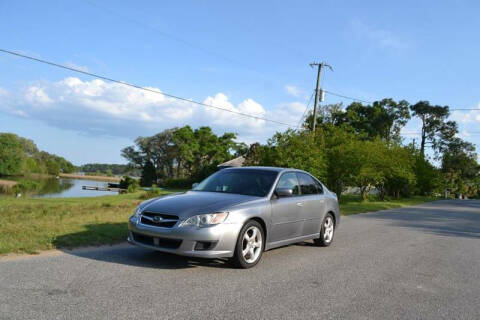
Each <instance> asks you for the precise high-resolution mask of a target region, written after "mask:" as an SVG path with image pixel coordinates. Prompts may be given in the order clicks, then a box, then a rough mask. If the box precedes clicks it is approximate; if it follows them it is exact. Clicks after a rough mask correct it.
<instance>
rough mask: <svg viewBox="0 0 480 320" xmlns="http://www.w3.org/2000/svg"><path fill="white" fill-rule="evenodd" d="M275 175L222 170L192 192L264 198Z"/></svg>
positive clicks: (265, 172)
mask: <svg viewBox="0 0 480 320" xmlns="http://www.w3.org/2000/svg"><path fill="white" fill-rule="evenodd" d="M277 174H278V173H277V172H275V171H272V170H260V169H224V170H221V171H219V172H217V173H215V174H213V175H211V176H210V177H208V178H207V179H205V180H203V181H202V182H201V183H200V184H199V185H198V186H197V187H196V188H194V189H193V190H194V191H207V192H223V193H235V194H243V195H248V196H256V197H265V196H266V195H267V194H268V192H269V191H270V189H271V188H272V185H273V182H274V181H275V178H276V177H277Z"/></svg>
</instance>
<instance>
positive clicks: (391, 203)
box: [340, 195, 438, 216]
mask: <svg viewBox="0 0 480 320" xmlns="http://www.w3.org/2000/svg"><path fill="white" fill-rule="evenodd" d="M437 199H438V198H432V197H420V196H415V197H411V198H405V199H398V200H388V201H379V200H370V201H361V199H360V197H358V196H351V195H348V196H342V198H341V203H340V211H341V212H342V215H345V216H348V215H352V214H357V213H362V212H370V211H378V210H386V209H393V208H401V207H408V206H414V205H417V204H420V203H423V202H429V201H434V200H437Z"/></svg>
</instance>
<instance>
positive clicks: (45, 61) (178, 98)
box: [0, 49, 295, 127]
mask: <svg viewBox="0 0 480 320" xmlns="http://www.w3.org/2000/svg"><path fill="white" fill-rule="evenodd" d="M0 51H1V52H4V53H8V54H11V55H14V56H18V57H21V58H25V59H29V60H33V61H36V62H40V63H43V64H47V65H50V66H54V67H58V68H62V69H66V70H70V71H73V72H77V73H81V74H85V75H87V76H91V77H95V78H99V79H103V80H107V81H110V82H114V83H118V84H122V85H125V86H129V87H133V88H136V89H140V90H144V91H148V92H152V93H157V94H162V95H164V96H166V97H170V98H173V99H176V100H180V101H185V102H189V103H193V104H197V105H200V106H204V107H208V108H213V109H218V110H222V111H226V112H230V113H234V114H238V115H241V116H244V117H248V118H252V119H256V120H263V121H267V122H272V123H276V124H281V125H284V126H287V127H295V126H294V125H291V124H288V123H285V122H281V121H277V120H272V119H268V118H264V117H260V116H255V115H252V114H248V113H244V112H239V111H234V110H230V109H226V108H222V107H219V106H214V105H211V104H208V103H203V102H199V101H195V100H191V99H187V98H183V97H179V96H176V95H173V94H170V93H165V92H161V91H157V90H153V89H150V88H145V87H142V86H140V85H136V84H133V83H128V82H124V81H120V80H115V79H112V78H109V77H106V76H102V75H98V74H95V73H91V72H87V71H82V70H79V69H75V68H71V67H67V66H65V65H62V64H59V63H55V62H51V61H47V60H43V59H39V58H34V57H31V56H27V55H24V54H21V53H18V52H14V51H10V50H5V49H0Z"/></svg>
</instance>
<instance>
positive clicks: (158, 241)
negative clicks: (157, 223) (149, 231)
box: [132, 232, 182, 249]
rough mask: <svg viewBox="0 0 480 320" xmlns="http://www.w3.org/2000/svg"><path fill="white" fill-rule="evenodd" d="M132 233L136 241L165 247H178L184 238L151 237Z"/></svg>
mask: <svg viewBox="0 0 480 320" xmlns="http://www.w3.org/2000/svg"><path fill="white" fill-rule="evenodd" d="M132 235H133V240H134V241H136V242H139V243H142V244H146V245H149V246H154V247H160V248H165V249H177V248H178V247H180V245H181V244H182V240H179V239H168V238H158V237H151V236H147V235H145V234H140V233H136V232H132Z"/></svg>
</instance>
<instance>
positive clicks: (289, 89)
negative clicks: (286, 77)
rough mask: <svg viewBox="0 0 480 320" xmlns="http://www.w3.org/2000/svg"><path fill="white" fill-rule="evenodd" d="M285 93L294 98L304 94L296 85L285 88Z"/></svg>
mask: <svg viewBox="0 0 480 320" xmlns="http://www.w3.org/2000/svg"><path fill="white" fill-rule="evenodd" d="M285 91H286V92H287V94H289V95H291V96H294V97H298V96H300V95H301V94H302V93H303V90H302V89H300V88H298V87H296V86H294V85H286V86H285Z"/></svg>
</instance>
